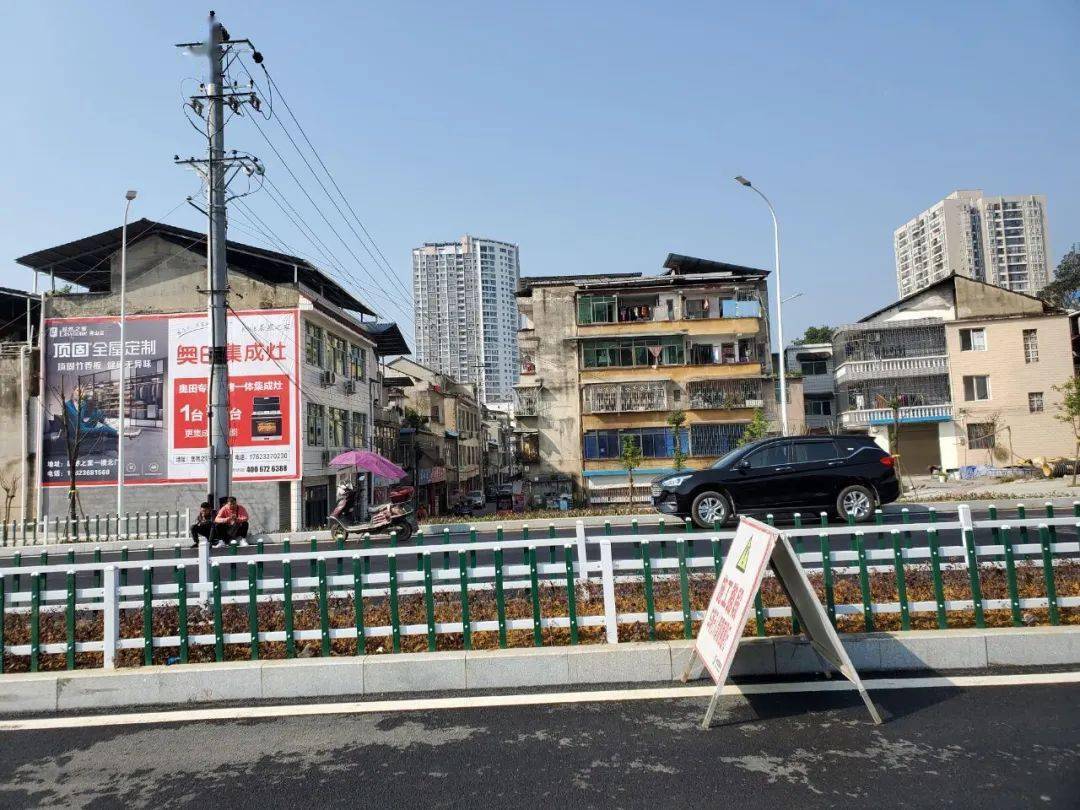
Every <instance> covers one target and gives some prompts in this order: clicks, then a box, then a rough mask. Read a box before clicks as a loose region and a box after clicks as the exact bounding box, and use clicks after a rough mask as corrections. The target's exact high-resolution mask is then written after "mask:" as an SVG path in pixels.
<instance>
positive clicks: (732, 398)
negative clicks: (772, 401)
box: [686, 379, 763, 410]
mask: <svg viewBox="0 0 1080 810" xmlns="http://www.w3.org/2000/svg"><path fill="white" fill-rule="evenodd" d="M686 397H687V403H686V406H687V407H688V408H690V409H691V410H699V409H725V410H727V409H732V408H760V407H761V406H762V404H763V401H762V398H761V380H760V379H745V380H738V379H734V380H722V379H721V380H692V381H690V382H687V383H686Z"/></svg>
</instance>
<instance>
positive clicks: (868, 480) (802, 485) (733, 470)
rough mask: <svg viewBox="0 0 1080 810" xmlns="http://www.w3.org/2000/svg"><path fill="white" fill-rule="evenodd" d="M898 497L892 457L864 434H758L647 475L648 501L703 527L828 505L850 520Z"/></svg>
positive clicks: (861, 517)
mask: <svg viewBox="0 0 1080 810" xmlns="http://www.w3.org/2000/svg"><path fill="white" fill-rule="evenodd" d="M899 496H900V482H899V481H898V480H897V478H896V469H895V465H894V463H893V457H892V456H890V455H889V454H888V453H886V452H885V451H884V450H882V449H881V448H880V447H879V446H878V445H877V444H876V443H875V442H874V440H873V439H871V438H870V437H869V436H843V435H841V436H799V437H792V436H788V437H786V438H774V439H762V440H760V441H756V442H751V443H750V444H747V445H745V446H743V447H739V448H736V449H735V450H732V451H731V452H730V453H728V454H727V455H726V456H724V457H723V458H721V459H720V460H718V461H717V462H716V463H715V464H713V465H712V466H711V467H709V468H707V469H704V470H681V471H679V472H677V473H669V474H667V475H662V476H660V477H659V478H657V479H655V480H654V481H653V482H652V503H653V506H654V507H655V508H656V509H657V510H658V511H660V512H663V513H664V514H667V515H678V516H679V517H687V516H689V517H690V518H691V519H692V520H693V521H694V523H695V524H697V525H698V526H699V527H701V528H703V529H708V528H711V527H712V526H713V525H715V524H716V523H719V524H720V525H723V524H724V523H726V522H728V520H730V519H731V516H732V515H734V514H736V513H746V512H772V513H784V512H794V511H798V510H800V509H808V510H809V509H813V510H828V511H830V512H831V513H833V514H834V515H838V516H840V517H842V518H845V519H846V518H847V517H848V516H851V517H854V519H855V521H856V522H860V523H861V522H862V521H865V520H869V519H870V517H871V516H872V515H873V514H874V509H875V508H876V507H877V506H878V505H880V504H885V503H892V502H893V501H895V500H896V499H897V498H898V497H899Z"/></svg>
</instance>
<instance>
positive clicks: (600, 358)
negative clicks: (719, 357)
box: [581, 337, 684, 368]
mask: <svg viewBox="0 0 1080 810" xmlns="http://www.w3.org/2000/svg"><path fill="white" fill-rule="evenodd" d="M581 359H582V365H583V366H584V368H618V367H635V366H652V365H662V366H676V365H682V364H683V362H684V346H683V339H682V337H647V338H624V339H622V340H590V341H585V342H584V343H582V345H581Z"/></svg>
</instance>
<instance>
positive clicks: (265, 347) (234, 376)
mask: <svg viewBox="0 0 1080 810" xmlns="http://www.w3.org/2000/svg"><path fill="white" fill-rule="evenodd" d="M43 337H44V340H43V341H42V372H41V373H42V402H43V408H44V418H43V419H42V462H43V463H42V481H41V483H42V484H43V485H44V486H67V484H68V482H69V473H70V469H71V463H72V461H74V466H75V480H76V482H77V483H79V484H80V485H91V486H92V485H95V484H110V485H115V484H116V482H117V450H118V442H119V429H120V418H119V417H120V410H119V407H120V397H119V381H120V362H121V355H122V356H123V362H124V363H125V364H126V372H125V374H124V377H125V388H124V391H125V393H124V412H125V418H124V434H125V441H124V467H125V469H124V472H123V478H122V480H123V482H124V483H125V484H127V485H131V484H165V483H193V482H198V481H205V480H206V469H207V459H208V452H207V437H208V433H209V419H208V413H207V410H208V386H207V373H208V370H209V368H210V329H209V321H208V319H207V316H206V315H205V314H204V313H190V314H176V315H133V316H128V317H127V318H126V322H125V334H124V346H123V347H122V348H121V345H120V323H119V318H116V317H112V316H110V317H100V318H51V319H46V321H45V328H44V336H43ZM297 341H298V321H297V313H296V311H295V310H265V311H251V312H239V313H236V314H230V315H229V318H228V338H227V344H228V345H227V350H226V357H227V359H228V364H229V444H230V446H231V447H232V458H233V478H234V480H237V481H258V480H281V479H288V478H297V477H298V476H299V469H300V461H299V459H300V447H299V413H300V405H299V392H298V390H297V387H296V385H294V383H293V381H294V380H299V354H298V351H297Z"/></svg>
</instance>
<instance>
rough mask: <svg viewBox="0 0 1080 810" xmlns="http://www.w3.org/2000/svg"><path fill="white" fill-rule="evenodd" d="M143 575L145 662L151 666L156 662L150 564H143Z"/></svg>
mask: <svg viewBox="0 0 1080 810" xmlns="http://www.w3.org/2000/svg"><path fill="white" fill-rule="evenodd" d="M142 577H143V582H142V586H143V603H142V622H143V625H142V626H143V664H145V665H146V666H150V665H151V664H152V663H154V605H153V598H154V596H153V588H154V584H153V583H154V579H153V572H152V571H151V570H150V568H149V566H143V570H142Z"/></svg>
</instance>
